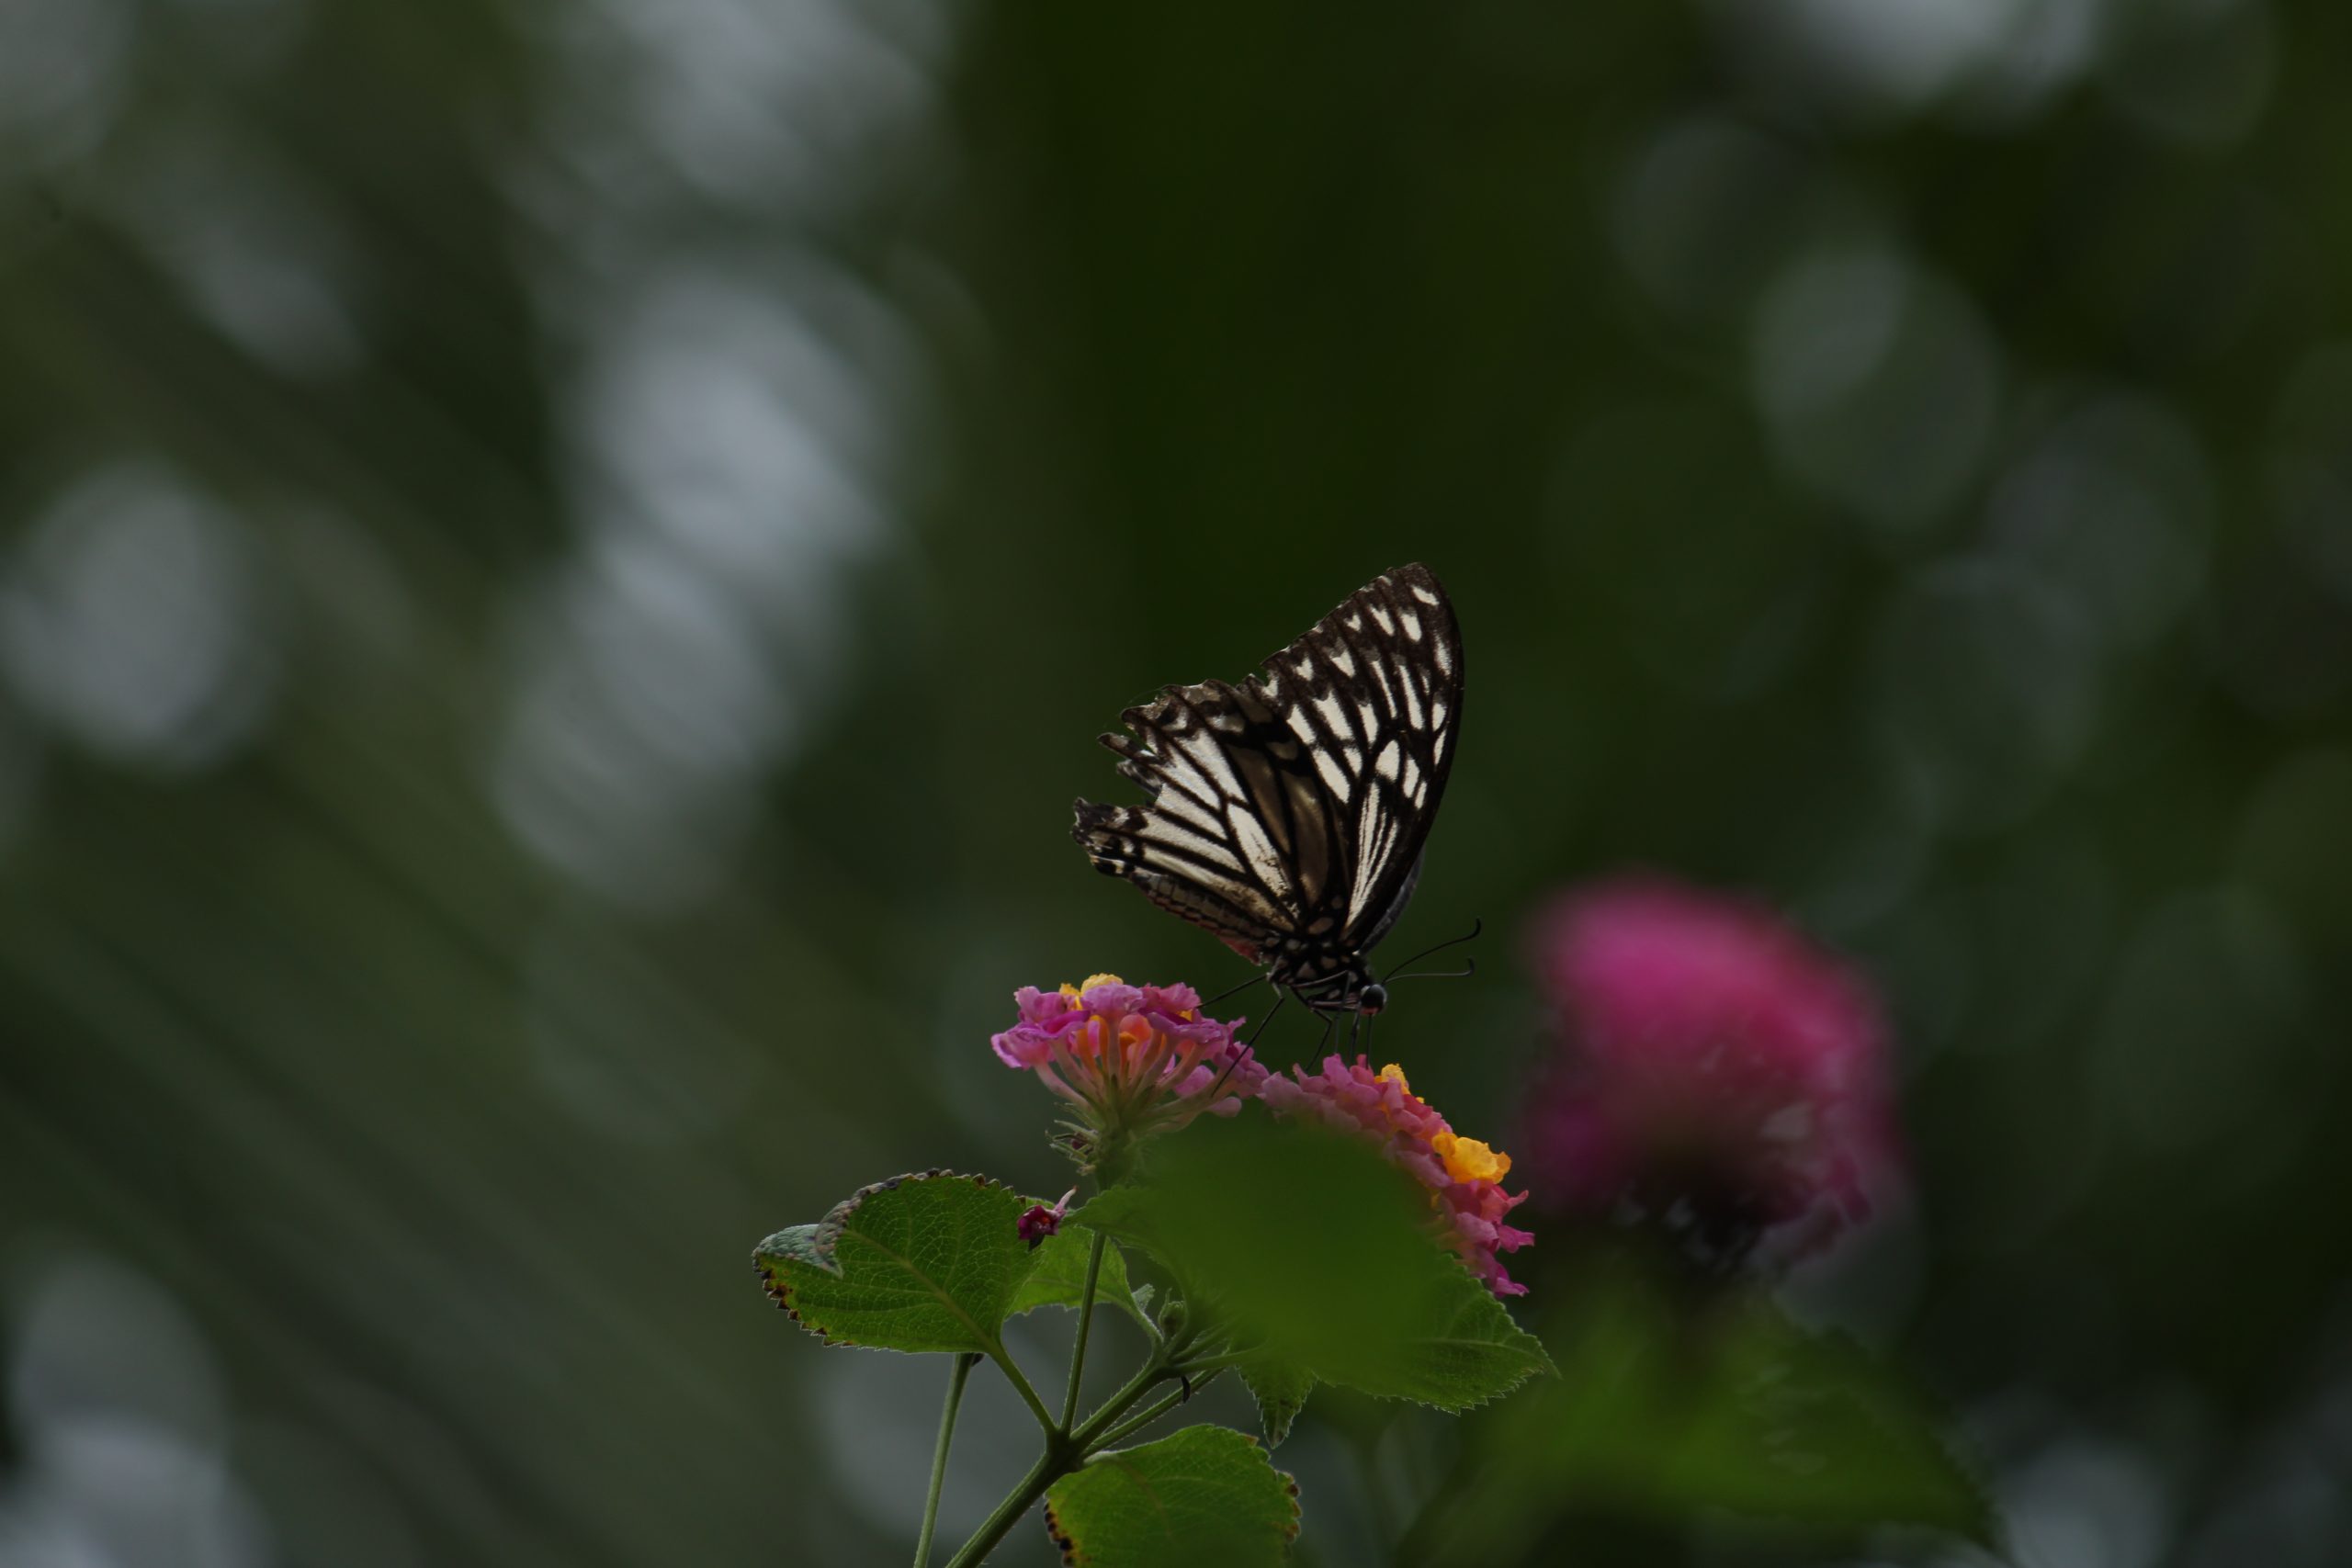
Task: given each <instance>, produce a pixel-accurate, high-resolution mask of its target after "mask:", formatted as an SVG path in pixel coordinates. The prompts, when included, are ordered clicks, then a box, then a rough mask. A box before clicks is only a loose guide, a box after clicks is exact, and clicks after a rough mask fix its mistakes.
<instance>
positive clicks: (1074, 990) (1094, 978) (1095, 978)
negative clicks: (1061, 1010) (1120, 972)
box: [1062, 975, 1126, 1001]
mask: <svg viewBox="0 0 2352 1568" xmlns="http://www.w3.org/2000/svg"><path fill="white" fill-rule="evenodd" d="M1125 984H1126V982H1125V980H1122V979H1120V978H1119V977H1118V976H1116V975H1089V976H1087V977H1086V984H1084V985H1083V986H1073V985H1071V984H1070V983H1069V981H1067V980H1065V981H1063V982H1062V995H1064V996H1066V997H1068V998H1069V999H1070V1000H1072V1001H1076V1000H1078V998H1080V997H1081V996H1083V995H1085V994H1086V993H1087V992H1089V991H1091V990H1092V989H1093V988H1094V987H1097V986H1124V985H1125Z"/></svg>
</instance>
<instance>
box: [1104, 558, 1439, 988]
mask: <svg viewBox="0 0 2352 1568" xmlns="http://www.w3.org/2000/svg"><path fill="white" fill-rule="evenodd" d="M1461 711H1462V642H1461V634H1460V630H1459V628H1458V626H1456V624H1455V622H1454V618H1453V608H1452V606H1451V605H1450V604H1448V603H1447V600H1446V596H1445V591H1444V589H1443V588H1442V587H1441V586H1440V585H1439V584H1438V581H1437V579H1436V578H1435V577H1433V576H1431V575H1430V571H1429V570H1428V569H1427V568H1425V567H1421V566H1419V565H1414V566H1408V567H1402V568H1399V569H1398V570H1395V571H1392V572H1389V573H1387V574H1386V575H1385V576H1383V577H1381V578H1379V579H1377V580H1375V581H1373V582H1372V583H1370V584H1368V585H1367V586H1365V587H1364V588H1363V589H1361V590H1359V591H1358V592H1355V593H1354V594H1352V595H1351V596H1350V597H1349V598H1348V599H1347V600H1346V601H1345V602H1344V603H1342V604H1340V606H1339V608H1337V609H1336V610H1334V611H1332V612H1331V614H1330V615H1327V616H1325V617H1324V618H1323V619H1322V620H1320V621H1318V622H1317V623H1316V624H1315V626H1312V627H1310V628H1309V629H1308V630H1307V632H1306V634H1305V635H1304V636H1302V637H1300V638H1299V639H1298V640H1297V641H1295V642H1294V643H1292V644H1291V645H1290V646H1289V647H1288V648H1285V649H1282V650H1281V651H1280V652H1278V653H1276V654H1274V655H1273V656H1272V658H1271V659H1269V660H1267V662H1266V673H1265V675H1264V676H1263V677H1262V678H1260V679H1255V680H1250V681H1247V682H1242V683H1241V684H1239V685H1234V684H1231V683H1229V682H1223V681H1208V682H1202V683H1201V684H1199V685H1194V686H1170V687H1168V688H1166V689H1165V690H1164V691H1163V692H1162V693H1161V694H1159V696H1158V697H1156V698H1154V699H1153V700H1152V701H1151V702H1149V703H1147V704H1144V705H1141V706H1138V707H1133V708H1129V709H1128V710H1127V711H1126V712H1125V713H1124V714H1122V715H1121V716H1120V718H1121V720H1122V722H1123V723H1125V725H1126V727H1127V728H1128V729H1129V731H1131V735H1126V736H1122V735H1106V736H1104V737H1103V744H1104V745H1105V746H1107V747H1109V748H1110V749H1111V750H1113V751H1114V752H1116V753H1118V755H1119V758H1120V762H1119V771H1120V772H1121V773H1124V774H1125V775H1126V776H1127V777H1128V778H1129V779H1131V780H1133V781H1134V782H1135V783H1136V784H1140V785H1141V786H1142V787H1143V789H1144V790H1145V792H1146V793H1147V794H1148V795H1150V797H1151V803H1150V804H1149V805H1148V806H1141V807H1114V806H1101V805H1096V804H1094V803H1092V802H1089V801H1083V800H1081V801H1080V802H1079V803H1078V819H1077V823H1076V825H1075V826H1074V828H1073V829H1072V836H1073V837H1075V838H1076V839H1077V840H1078V841H1079V843H1080V845H1082V846H1083V847H1084V848H1085V850H1086V852H1087V854H1088V855H1089V857H1090V858H1091V859H1092V861H1093V862H1094V864H1095V866H1096V868H1097V869H1098V870H1101V871H1103V872H1105V873H1107V874H1112V875H1115V876H1122V877H1125V878H1126V879H1127V880H1129V881H1131V882H1133V883H1135V885H1136V886H1137V887H1138V888H1140V889H1141V890H1142V891H1143V893H1144V894H1145V896H1146V897H1149V898H1150V899H1151V900H1152V901H1153V902H1154V903H1157V904H1159V906H1160V907H1161V908H1166V909H1170V910H1172V911H1173V912H1175V913H1176V914H1179V915H1182V917H1184V918H1185V919H1188V920H1191V921H1193V923H1194V924H1196V925H1199V926H1202V927H1204V929H1206V930H1207V931H1210V932H1212V933H1213V934H1215V935H1216V937H1217V938H1218V939H1219V940H1221V941H1223V942H1225V943H1226V944H1227V946H1229V947H1231V948H1233V949H1234V950H1235V951H1236V952H1238V953H1241V954H1242V955H1243V956H1244V957H1247V958H1250V959H1252V960H1261V959H1262V956H1263V954H1264V953H1265V950H1266V949H1267V948H1269V947H1270V946H1272V945H1273V944H1274V943H1276V942H1280V941H1281V940H1282V939H1283V938H1285V937H1288V938H1293V939H1296V940H1297V941H1299V942H1305V943H1306V944H1308V945H1310V946H1312V947H1315V948H1317V949H1322V950H1327V951H1329V952H1333V953H1362V952H1363V950H1364V949H1366V948H1368V947H1370V946H1371V945H1372V944H1373V943H1374V942H1377V941H1379V939H1380V938H1381V936H1383V935H1385V933H1386V931H1387V929H1388V927H1389V926H1390V925H1392V924H1393V923H1394V922H1395V920H1396V919H1397V915H1398V914H1400V913H1401V912H1402V910H1403V908H1404V905H1405V902H1406V900H1407V898H1408V897H1409V896H1410V893H1411V890H1412V884H1413V879H1414V876H1415V874H1416V873H1417V872H1418V870H1419V860H1420V854H1421V849H1422V846H1423V845H1424V843H1425V842H1426V841H1427V840H1428V836H1429V826H1430V819H1431V818H1433V817H1434V815H1435V814H1436V811H1437V807H1438V802H1439V800H1440V799H1441V798H1442V795H1443V794H1444V791H1445V781H1446V778H1447V775H1448V773H1450V772H1451V769H1452V766H1453V733H1454V728H1455V726H1456V725H1458V724H1459V722H1460V717H1461Z"/></svg>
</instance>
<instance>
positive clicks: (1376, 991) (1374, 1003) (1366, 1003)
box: [1356, 982, 1388, 1013]
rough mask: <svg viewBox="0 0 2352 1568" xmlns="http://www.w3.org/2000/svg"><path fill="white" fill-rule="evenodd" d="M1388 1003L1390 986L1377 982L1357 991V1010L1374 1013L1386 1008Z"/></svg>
mask: <svg viewBox="0 0 2352 1568" xmlns="http://www.w3.org/2000/svg"><path fill="white" fill-rule="evenodd" d="M1387 1005H1388V987H1385V986H1383V985H1380V984H1378V983H1376V982H1375V983H1374V984H1373V985H1369V986H1366V987H1364V988H1363V990H1361V991H1358V992H1357V993H1356V1010H1357V1011H1358V1012H1363V1013H1374V1012H1378V1011H1379V1010H1381V1009H1382V1008H1385V1007H1386V1006H1387Z"/></svg>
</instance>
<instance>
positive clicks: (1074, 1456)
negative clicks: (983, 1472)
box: [947, 1348, 1176, 1568]
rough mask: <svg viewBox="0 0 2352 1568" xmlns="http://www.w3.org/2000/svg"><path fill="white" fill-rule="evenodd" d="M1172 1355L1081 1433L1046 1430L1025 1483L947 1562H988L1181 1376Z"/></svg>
mask: <svg viewBox="0 0 2352 1568" xmlns="http://www.w3.org/2000/svg"><path fill="white" fill-rule="evenodd" d="M1171 1355H1172V1352H1171V1351H1170V1349H1168V1348H1162V1350H1161V1351H1160V1352H1159V1354H1158V1355H1156V1356H1154V1357H1153V1358H1152V1359H1150V1360H1148V1361H1147V1362H1145V1363H1144V1367H1143V1370H1142V1371H1139V1372H1137V1373H1136V1375H1135V1376H1134V1377H1132V1378H1129V1379H1128V1380H1127V1382H1126V1386H1125V1387H1124V1388H1122V1389H1120V1390H1119V1392H1118V1393H1114V1394H1113V1395H1112V1396H1111V1397H1110V1398H1108V1399H1106V1400H1104V1401H1103V1404H1102V1407H1101V1408H1100V1409H1098V1410H1096V1411H1095V1412H1094V1414H1093V1415H1091V1416H1088V1417H1087V1418H1086V1420H1085V1422H1084V1423H1083V1424H1082V1425H1081V1426H1080V1427H1079V1428H1078V1429H1077V1430H1076V1431H1074V1432H1058V1431H1055V1430H1054V1429H1053V1428H1051V1427H1047V1428H1046V1451H1045V1452H1044V1453H1042V1454H1040V1455H1038V1456H1037V1462H1036V1463H1035V1464H1033V1465H1031V1466H1030V1467H1029V1473H1028V1474H1027V1475H1025V1476H1023V1477H1022V1478H1021V1484H1020V1485H1018V1486H1015V1487H1014V1488H1013V1489H1012V1491H1011V1492H1010V1493H1008V1494H1006V1495H1005V1499H1004V1501H1003V1502H1001V1503H999V1504H998V1505H997V1506H996V1511H995V1512H993V1513H991V1514H990V1515H989V1517H987V1518H986V1519H984V1520H982V1521H981V1523H980V1528H979V1529H977V1530H975V1531H973V1532H972V1539H971V1540H967V1541H966V1542H965V1543H964V1547H963V1550H962V1551H958V1552H956V1555H955V1556H954V1557H952V1558H950V1559H949V1560H948V1562H947V1568H978V1565H979V1564H980V1563H981V1562H985V1561H987V1558H988V1554H989V1552H991V1551H995V1550H996V1549H997V1547H998V1546H999V1545H1000V1544H1001V1542H1002V1541H1003V1540H1004V1538H1005V1537H1006V1536H1008V1535H1011V1534H1012V1527H1013V1526H1014V1525H1017V1524H1019V1523H1020V1522H1021V1517H1022V1516H1023V1514H1026V1513H1027V1512H1028V1511H1029V1510H1030V1509H1031V1508H1033V1507H1035V1506H1036V1505H1037V1499H1039V1498H1040V1497H1043V1496H1044V1495H1046V1492H1047V1491H1048V1490H1049V1489H1050V1488H1051V1487H1052V1486H1053V1484H1054V1483H1055V1482H1057V1481H1059V1480H1060V1479H1061V1478H1062V1477H1063V1476H1065V1475H1068V1474H1069V1472H1071V1471H1074V1470H1076V1469H1077V1468H1078V1467H1079V1466H1080V1464H1081V1463H1083V1462H1084V1461H1085V1459H1086V1456H1087V1455H1088V1453H1090V1452H1091V1451H1092V1450H1093V1448H1094V1446H1095V1445H1096V1444H1098V1443H1100V1442H1101V1441H1102V1439H1103V1433H1104V1432H1106V1431H1109V1430H1110V1429H1111V1428H1112V1427H1114V1426H1115V1425H1117V1424H1118V1420H1119V1417H1120V1416H1125V1414H1126V1413H1127V1412H1128V1411H1130V1410H1132V1409H1134V1408H1135V1406H1136V1403H1137V1402H1138V1401H1140V1400H1141V1399H1142V1398H1143V1396H1144V1395H1145V1394H1147V1393H1150V1392H1151V1391H1152V1389H1153V1388H1154V1387H1155V1386H1156V1385H1158V1384H1159V1383H1162V1382H1167V1381H1168V1380H1169V1379H1170V1378H1172V1377H1174V1376H1175V1375H1176V1374H1175V1373H1174V1372H1173V1371H1170V1369H1169V1360H1170V1358H1171Z"/></svg>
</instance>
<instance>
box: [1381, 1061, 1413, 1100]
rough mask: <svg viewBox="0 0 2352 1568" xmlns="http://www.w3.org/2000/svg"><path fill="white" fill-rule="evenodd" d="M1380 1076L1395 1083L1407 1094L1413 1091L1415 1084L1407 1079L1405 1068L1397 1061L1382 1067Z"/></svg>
mask: <svg viewBox="0 0 2352 1568" xmlns="http://www.w3.org/2000/svg"><path fill="white" fill-rule="evenodd" d="M1380 1076H1381V1077H1382V1078H1383V1079H1384V1080H1385V1081H1386V1082H1389V1083H1393V1084H1395V1085H1396V1086H1397V1088H1398V1089H1403V1090H1404V1091H1405V1092H1406V1093H1407V1094H1410V1093H1412V1092H1413V1086H1412V1085H1411V1084H1408V1083H1407V1082H1406V1081H1405V1069H1404V1068H1402V1067H1400V1066H1397V1064H1396V1063H1394V1062H1391V1063H1389V1064H1388V1065H1387V1066H1385V1067H1383V1068H1381V1069H1380Z"/></svg>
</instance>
